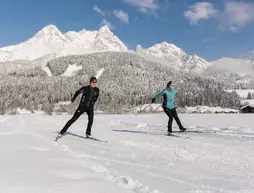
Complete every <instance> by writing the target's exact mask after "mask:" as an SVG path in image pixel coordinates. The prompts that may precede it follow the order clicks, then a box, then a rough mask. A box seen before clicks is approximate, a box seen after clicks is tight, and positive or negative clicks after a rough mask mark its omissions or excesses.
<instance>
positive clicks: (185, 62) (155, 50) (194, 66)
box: [136, 42, 212, 72]
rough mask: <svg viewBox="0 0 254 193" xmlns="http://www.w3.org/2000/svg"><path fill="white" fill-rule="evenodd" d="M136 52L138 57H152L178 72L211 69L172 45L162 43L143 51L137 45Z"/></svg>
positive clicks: (206, 64)
mask: <svg viewBox="0 0 254 193" xmlns="http://www.w3.org/2000/svg"><path fill="white" fill-rule="evenodd" d="M136 52H137V53H138V54H140V55H148V56H154V57H156V58H157V59H160V60H161V61H163V63H166V64H167V65H170V66H172V67H174V68H176V69H178V70H183V71H187V72H203V71H205V70H206V69H208V68H210V67H212V65H211V63H209V62H207V61H205V60H204V59H202V58H200V57H198V56H196V55H187V54H186V53H185V52H184V51H183V50H182V49H181V48H178V47H177V46H175V45H174V44H169V43H167V42H162V43H158V44H155V45H154V46H152V47H150V48H147V49H144V48H142V46H141V45H138V46H137V48H136Z"/></svg>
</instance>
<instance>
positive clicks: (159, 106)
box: [152, 105, 161, 113]
mask: <svg viewBox="0 0 254 193" xmlns="http://www.w3.org/2000/svg"><path fill="white" fill-rule="evenodd" d="M160 107H161V105H160V106H158V107H157V108H156V109H155V110H154V111H152V113H155V112H156V111H157V110H158V109H159V108H160Z"/></svg>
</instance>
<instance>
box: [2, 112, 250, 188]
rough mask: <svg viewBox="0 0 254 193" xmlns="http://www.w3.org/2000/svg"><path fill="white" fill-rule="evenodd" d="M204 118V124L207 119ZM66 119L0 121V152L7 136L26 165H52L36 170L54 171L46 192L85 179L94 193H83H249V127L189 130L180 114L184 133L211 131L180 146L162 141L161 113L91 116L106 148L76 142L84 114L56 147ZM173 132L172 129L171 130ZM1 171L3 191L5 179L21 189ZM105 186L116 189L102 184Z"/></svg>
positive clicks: (178, 141)
mask: <svg viewBox="0 0 254 193" xmlns="http://www.w3.org/2000/svg"><path fill="white" fill-rule="evenodd" d="M197 116H198V115H197ZM207 116H208V117H207V120H209V119H210V118H209V115H207ZM64 117H65V118H64ZM66 117H67V116H53V117H50V116H37V115H31V116H15V117H12V121H13V122H12V123H8V120H9V119H10V118H9V117H8V116H7V117H4V118H3V117H0V124H1V123H4V124H3V126H4V127H3V128H1V130H0V145H1V147H6V144H5V143H4V142H6V143H8V141H9V140H8V141H7V139H6V137H8V136H10V139H11V138H13V139H15V140H17V144H20V145H19V146H18V147H15V148H17V149H20V150H19V151H24V153H26V155H31V156H32V157H30V158H29V159H36V155H37V156H39V157H40V156H43V157H42V158H43V159H45V161H47V159H52V162H53V163H51V162H50V163H51V164H53V165H51V164H50V165H48V166H47V168H45V171H41V172H42V174H43V173H44V172H49V171H51V170H53V173H54V175H52V180H53V181H54V180H55V185H54V186H53V187H52V189H48V191H47V192H57V191H56V189H54V188H58V189H57V190H59V192H68V191H67V190H68V187H67V188H66V190H65V189H63V188H61V186H60V185H57V184H59V183H60V182H58V181H59V180H57V179H58V178H60V179H63V180H67V182H66V183H68V181H71V182H72V183H77V184H78V185H79V182H82V181H84V182H83V183H85V184H86V183H88V184H89V183H90V180H89V181H87V180H86V179H88V178H89V176H91V180H92V179H94V180H95V183H96V185H94V186H93V185H91V186H92V187H93V188H94V189H91V191H89V192H101V191H100V189H99V188H100V186H101V188H102V189H101V190H104V191H102V192H135V193H159V192H191V193H192V192H193V193H194V192H202V193H204V192H251V191H252V190H253V188H254V185H253V179H254V175H253V172H254V162H253V161H252V160H253V159H252V158H253V156H254V153H253V144H254V138H253V139H252V138H243V136H253V131H254V129H252V128H251V123H249V125H248V123H247V125H245V126H234V127H233V126H226V125H225V123H223V124H222V126H220V125H219V124H218V125H209V124H213V120H211V121H210V122H209V123H206V125H205V124H204V125H202V124H196V125H195V120H196V119H194V120H193V119H192V116H190V118H189V117H188V115H185V116H183V118H182V120H183V121H184V120H185V121H186V124H189V125H190V126H189V128H190V127H191V128H192V129H193V130H205V131H216V133H215V134H213V133H205V134H198V133H183V134H180V135H188V136H190V140H186V139H182V138H173V137H172V138H171V137H166V136H164V135H163V134H164V133H165V131H166V125H165V124H166V123H167V118H166V117H164V116H163V115H151V118H150V117H133V116H131V115H121V116H113V115H107V116H103V115H99V116H96V118H99V119H95V123H94V128H93V133H94V135H95V136H98V138H101V139H105V138H107V139H108V141H109V142H108V143H107V144H104V143H100V142H95V141H91V140H85V139H82V138H79V137H77V136H78V135H83V133H84V127H85V124H84V119H85V120H86V117H85V116H82V117H81V118H80V119H81V120H82V121H81V120H80V121H77V122H76V123H75V124H74V125H73V126H72V127H71V128H70V129H69V130H68V132H70V134H67V135H65V136H64V137H63V138H61V139H60V140H59V141H58V142H57V143H56V142H54V141H53V138H54V136H55V135H56V133H52V132H53V131H55V130H56V129H61V127H62V126H63V125H64V124H65V121H66V120H68V118H69V116H68V118H66ZM223 119H224V118H223ZM223 119H221V120H223ZM7 123H8V124H7ZM245 124H246V123H245ZM200 125H201V126H200ZM11 126H13V128H15V129H12V127H11ZM174 130H177V127H176V126H175V125H174ZM17 131H18V132H17ZM1 132H2V133H5V132H6V133H8V132H9V135H8V136H4V135H1ZM71 133H73V134H74V135H71ZM75 135H77V136H75ZM3 137H4V138H3ZM1 140H2V141H1ZM7 147H8V146H7ZM12 148H14V147H11V148H10V151H13V150H12ZM3 152H8V148H7V150H6V149H3V148H0V153H1V154H2V153H3ZM17 154H18V151H17ZM40 154H42V155H40ZM55 154H56V155H58V156H59V157H61V158H59V157H58V156H56V157H55V158H54V156H55ZM62 154H65V156H64V155H62ZM34 156H35V157H34ZM16 159H18V157H16ZM31 161H32V160H31ZM36 161H38V160H35V162H36ZM41 161H42V163H40V162H39V163H38V164H39V165H43V162H44V161H43V160H41ZM21 162H22V161H21ZM32 162H33V161H32ZM54 162H60V163H59V164H57V163H54ZM62 162H63V163H65V162H67V163H69V164H67V163H65V164H63V163H62ZM7 163H8V162H7ZM10 164H11V163H10ZM54 164H55V165H54ZM61 164H63V165H61ZM1 165H2V164H1ZM5 165H6V163H5ZM56 165H57V166H56ZM2 166H3V165H2ZM7 166H8V165H7ZM31 166H32V170H35V171H34V172H35V173H33V172H32V171H30V172H32V173H31V175H32V174H33V175H36V170H37V169H38V168H37V167H33V165H31ZM0 167H1V166H0ZM5 167H6V166H5ZM9 167H11V166H8V168H9ZM48 167H49V168H48ZM57 167H60V168H61V169H60V168H57ZM15 168H16V167H14V168H13V169H11V172H10V171H9V172H8V173H11V174H13V175H14V176H21V177H22V178H25V177H27V178H28V181H29V184H30V185H31V186H32V184H31V183H32V182H33V181H34V180H33V178H31V179H29V174H30V173H29V172H28V174H27V173H23V174H22V172H21V171H23V170H22V169H21V168H17V169H16V170H15ZM25 168H26V167H25ZM0 169H1V168H0ZM3 169H4V168H3ZM9 169H10V168H9ZM1 171H2V170H1ZM4 171H5V170H3V173H2V175H1V174H0V179H2V177H3V175H5V179H6V187H7V186H8V185H7V184H8V183H7V182H8V180H9V182H10V183H12V184H13V183H14V184H13V186H14V187H15V186H17V190H18V189H19V188H18V187H19V186H20V185H19V183H18V181H16V180H14V181H13V182H12V181H11V180H13V179H16V178H18V177H14V176H12V175H10V174H9V175H7V173H5V172H4ZM17 171H19V172H18V173H17ZM92 172H94V173H92ZM6 175H7V176H6ZM46 176H47V175H46ZM48 177H49V178H51V177H50V176H48ZM8 178H9V179H8ZM99 179H100V180H99ZM23 180H25V179H23ZM44 180H45V181H47V180H46V179H44ZM105 180H106V181H108V183H112V184H115V185H116V186H117V187H116V186H114V185H113V186H112V185H110V184H108V183H107V182H106V181H105ZM31 181H32V182H31ZM35 183H36V181H35ZM45 183H46V182H45ZM91 183H92V182H91ZM92 184H93V183H92ZM103 184H104V185H103ZM105 184H106V187H108V189H107V188H106V187H105V189H103V187H104V186H105ZM0 185H1V187H4V188H6V187H5V183H3V182H0ZM70 186H71V185H70ZM63 187H65V186H63ZM23 188H24V185H23ZM37 188H38V187H37ZM97 188H98V189H97ZM119 188H120V189H119ZM4 190H8V188H6V189H4ZM31 190H32V189H31ZM82 190H83V189H82V188H80V189H76V191H75V192H83V191H82ZM119 190H120V191H119ZM5 192H8V191H5ZM10 192H11V191H10ZM12 192H15V191H12ZM24 192H29V191H24ZM31 192H34V191H31ZM39 192H45V187H44V188H43V187H41V191H39Z"/></svg>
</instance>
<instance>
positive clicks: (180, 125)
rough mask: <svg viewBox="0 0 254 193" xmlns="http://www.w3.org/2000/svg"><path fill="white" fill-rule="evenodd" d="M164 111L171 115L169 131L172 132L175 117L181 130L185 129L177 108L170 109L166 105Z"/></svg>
mask: <svg viewBox="0 0 254 193" xmlns="http://www.w3.org/2000/svg"><path fill="white" fill-rule="evenodd" d="M163 109H164V112H165V113H166V114H167V115H168V117H169V120H168V131H169V132H172V124H173V118H174V119H175V120H176V123H177V125H178V127H179V129H180V130H182V129H183V125H182V123H181V121H180V119H179V117H178V115H177V112H176V109H175V108H173V109H169V108H167V107H164V108H163Z"/></svg>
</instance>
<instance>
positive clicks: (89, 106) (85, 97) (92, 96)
mask: <svg viewBox="0 0 254 193" xmlns="http://www.w3.org/2000/svg"><path fill="white" fill-rule="evenodd" d="M96 84H97V79H96V78H95V77H92V78H90V85H88V86H83V87H82V88H80V89H79V90H78V91H76V93H75V94H74V96H73V98H72V99H71V102H72V103H73V102H74V100H75V99H76V98H77V96H78V95H79V94H82V96H81V100H80V104H79V107H78V109H77V110H76V112H75V113H74V115H73V117H72V118H71V119H70V120H69V121H68V122H67V123H66V125H65V126H64V128H63V129H62V130H61V131H60V133H59V135H58V136H57V137H56V140H57V139H59V138H61V137H62V136H63V134H64V133H65V132H66V131H67V130H68V128H69V127H70V126H71V125H72V124H73V123H74V122H75V121H76V120H77V119H78V118H79V117H80V115H82V114H83V113H84V112H86V113H87V115H88V124H87V129H86V137H91V128H92V124H93V116H94V109H93V107H94V104H95V102H96V101H97V99H98V97H99V88H97V87H96Z"/></svg>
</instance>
